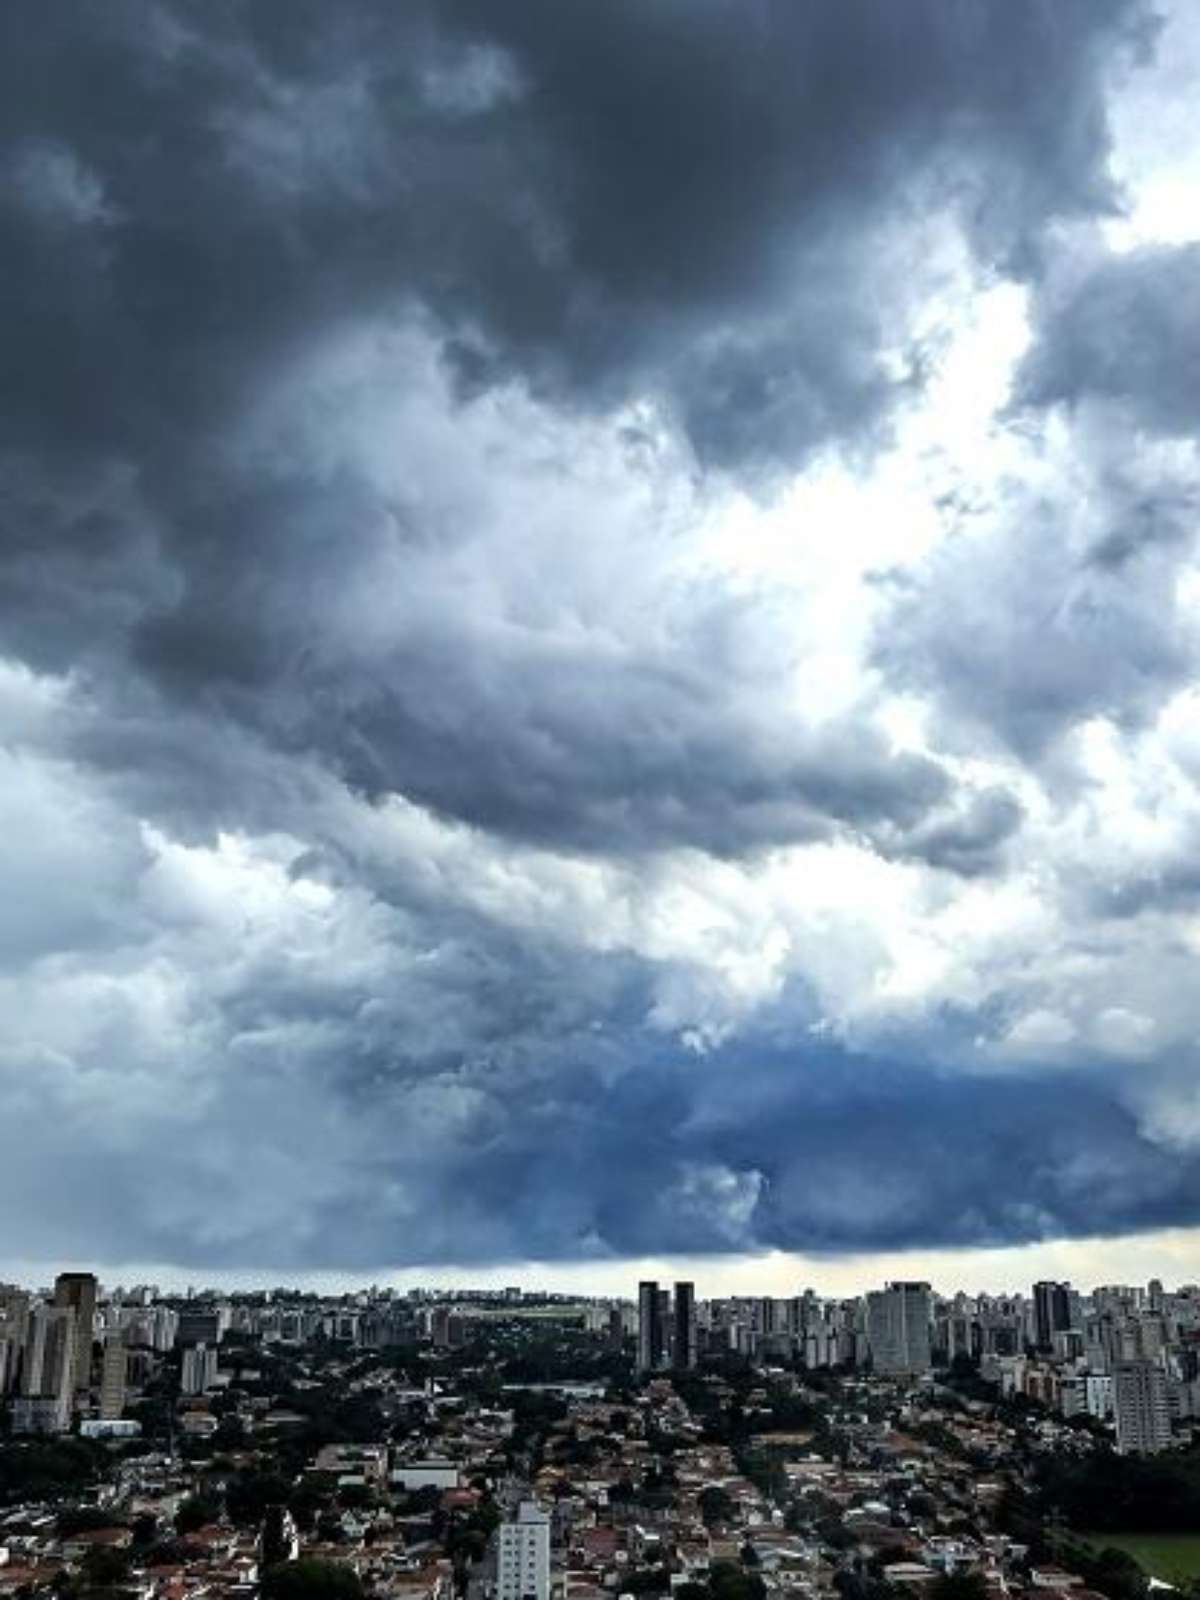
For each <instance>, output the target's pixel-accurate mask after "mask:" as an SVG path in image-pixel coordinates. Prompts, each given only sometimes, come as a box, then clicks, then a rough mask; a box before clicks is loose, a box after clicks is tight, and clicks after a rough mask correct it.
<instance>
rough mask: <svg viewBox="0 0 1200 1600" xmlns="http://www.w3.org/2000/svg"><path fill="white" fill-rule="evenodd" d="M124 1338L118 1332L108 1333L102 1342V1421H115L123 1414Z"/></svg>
mask: <svg viewBox="0 0 1200 1600" xmlns="http://www.w3.org/2000/svg"><path fill="white" fill-rule="evenodd" d="M125 1372H126V1353H125V1340H124V1337H123V1336H122V1335H121V1334H120V1333H110V1334H109V1336H108V1338H107V1339H106V1340H105V1342H104V1357H103V1360H102V1362H101V1366H100V1418H101V1421H103V1422H116V1421H118V1420H119V1419H120V1418H121V1417H122V1416H124V1414H125Z"/></svg>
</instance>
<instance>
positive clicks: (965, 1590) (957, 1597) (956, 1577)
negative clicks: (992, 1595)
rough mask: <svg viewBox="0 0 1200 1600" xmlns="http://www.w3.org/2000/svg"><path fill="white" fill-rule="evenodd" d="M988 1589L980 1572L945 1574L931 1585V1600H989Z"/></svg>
mask: <svg viewBox="0 0 1200 1600" xmlns="http://www.w3.org/2000/svg"><path fill="white" fill-rule="evenodd" d="M987 1593H988V1587H987V1584H986V1583H985V1582H984V1579H983V1574H982V1573H980V1572H943V1573H942V1574H941V1576H940V1577H937V1578H935V1579H934V1580H933V1583H932V1584H931V1585H930V1590H929V1594H930V1600H987Z"/></svg>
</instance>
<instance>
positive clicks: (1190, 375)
mask: <svg viewBox="0 0 1200 1600" xmlns="http://www.w3.org/2000/svg"><path fill="white" fill-rule="evenodd" d="M1198 327H1200V246H1197V245H1182V246H1178V247H1168V246H1156V247H1143V248H1142V249H1139V250H1133V251H1130V252H1129V253H1127V254H1124V255H1120V256H1109V255H1100V256H1098V257H1097V258H1096V259H1094V260H1093V261H1091V262H1090V263H1089V264H1088V265H1087V266H1086V267H1083V268H1081V269H1077V270H1075V271H1072V272H1071V273H1070V275H1069V277H1068V278H1067V281H1066V282H1065V283H1063V284H1062V285H1061V286H1058V287H1056V288H1054V289H1053V290H1052V291H1050V292H1048V293H1047V294H1046V295H1044V296H1043V297H1042V299H1041V301H1040V303H1039V306H1038V317H1037V324H1036V342H1035V344H1034V346H1033V349H1032V351H1031V353H1030V355H1029V357H1028V359H1027V361H1026V363H1025V368H1024V371H1023V373H1022V374H1021V377H1020V381H1019V390H1018V392H1019V395H1020V398H1021V399H1022V401H1023V402H1024V403H1026V404H1029V405H1037V406H1045V405H1053V404H1056V403H1063V404H1066V405H1071V406H1075V405H1079V404H1081V403H1085V402H1088V401H1097V400H1102V401H1109V402H1113V403H1117V404H1120V405H1124V406H1127V407H1128V408H1129V411H1130V412H1131V413H1132V415H1133V417H1134V419H1135V420H1136V422H1137V423H1138V425H1140V426H1141V427H1143V428H1145V429H1147V430H1148V431H1149V432H1151V433H1154V434H1164V435H1168V436H1194V434H1195V432H1196V428H1197V425H1198V424H1200V382H1198V381H1197V380H1198V377H1200V333H1198V332H1197V329H1198Z"/></svg>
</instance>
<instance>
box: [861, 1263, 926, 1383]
mask: <svg viewBox="0 0 1200 1600" xmlns="http://www.w3.org/2000/svg"><path fill="white" fill-rule="evenodd" d="M932 1316H933V1292H932V1290H931V1289H930V1287H929V1285H928V1284H927V1283H889V1284H888V1286H887V1288H886V1289H876V1290H874V1291H873V1292H872V1293H871V1294H869V1295H868V1296H867V1343H868V1345H869V1348H870V1352H871V1363H872V1365H873V1366H874V1368H875V1371H876V1372H884V1373H887V1372H894V1373H918V1372H928V1371H929V1368H930V1366H931V1365H932V1361H931V1355H930V1339H929V1333H930V1323H931V1320H932Z"/></svg>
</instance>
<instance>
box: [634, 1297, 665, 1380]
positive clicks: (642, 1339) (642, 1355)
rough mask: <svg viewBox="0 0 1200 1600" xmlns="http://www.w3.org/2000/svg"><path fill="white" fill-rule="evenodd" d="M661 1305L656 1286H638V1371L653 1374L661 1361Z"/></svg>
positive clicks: (660, 1364)
mask: <svg viewBox="0 0 1200 1600" xmlns="http://www.w3.org/2000/svg"><path fill="white" fill-rule="evenodd" d="M663 1343H664V1341H663V1327H662V1303H661V1301H660V1300H659V1294H658V1284H657V1283H654V1282H653V1281H650V1280H647V1281H645V1282H642V1283H639V1284H638V1363H637V1364H638V1371H639V1372H653V1371H655V1370H656V1369H657V1368H658V1367H661V1366H662V1361H663Z"/></svg>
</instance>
